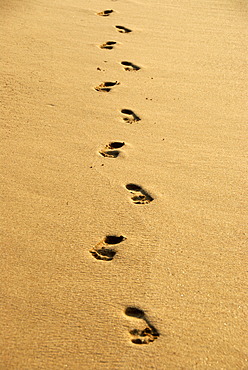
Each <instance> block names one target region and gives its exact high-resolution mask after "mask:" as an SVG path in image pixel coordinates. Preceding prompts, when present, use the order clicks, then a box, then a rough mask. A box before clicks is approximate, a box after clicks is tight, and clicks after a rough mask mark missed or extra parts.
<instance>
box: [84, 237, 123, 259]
mask: <svg viewBox="0 0 248 370" xmlns="http://www.w3.org/2000/svg"><path fill="white" fill-rule="evenodd" d="M124 240H126V238H125V237H124V236H123V235H120V236H117V235H107V236H106V237H105V238H104V239H103V240H101V241H100V242H99V243H98V244H97V245H96V246H95V247H94V248H92V249H91V250H90V253H91V254H92V256H93V257H95V258H96V259H97V260H102V261H112V259H113V258H114V256H115V255H116V253H117V252H116V251H115V250H114V249H112V248H108V245H114V244H119V243H121V242H122V241H124Z"/></svg>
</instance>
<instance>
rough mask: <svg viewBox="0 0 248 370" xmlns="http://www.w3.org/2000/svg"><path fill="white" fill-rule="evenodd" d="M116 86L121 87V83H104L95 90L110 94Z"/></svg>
mask: <svg viewBox="0 0 248 370" xmlns="http://www.w3.org/2000/svg"><path fill="white" fill-rule="evenodd" d="M115 85H120V82H118V81H115V82H103V83H101V84H100V85H98V86H96V87H95V88H94V89H95V90H96V91H103V92H109V91H110V90H111V87H113V86H115Z"/></svg>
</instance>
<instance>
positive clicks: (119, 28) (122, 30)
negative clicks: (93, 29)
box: [115, 26, 132, 33]
mask: <svg viewBox="0 0 248 370" xmlns="http://www.w3.org/2000/svg"><path fill="white" fill-rule="evenodd" d="M115 28H116V29H117V31H119V32H120V33H129V32H132V30H130V29H129V28H126V27H123V26H115Z"/></svg>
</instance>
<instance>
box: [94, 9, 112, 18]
mask: <svg viewBox="0 0 248 370" xmlns="http://www.w3.org/2000/svg"><path fill="white" fill-rule="evenodd" d="M111 13H113V10H112V9H107V10H103V11H102V12H99V13H97V15H101V16H102V17H108V16H109V15H110V14H111Z"/></svg>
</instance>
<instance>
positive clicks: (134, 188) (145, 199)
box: [126, 184, 153, 204]
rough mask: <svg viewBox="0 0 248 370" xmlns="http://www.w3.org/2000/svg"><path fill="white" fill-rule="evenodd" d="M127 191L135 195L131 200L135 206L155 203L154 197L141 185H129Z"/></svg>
mask: <svg viewBox="0 0 248 370" xmlns="http://www.w3.org/2000/svg"><path fill="white" fill-rule="evenodd" d="M126 189H127V190H129V191H130V193H131V194H134V195H133V196H132V197H131V199H132V201H133V202H134V203H135V204H148V203H150V202H152V201H153V197H152V196H151V195H150V194H148V193H147V192H146V191H145V190H144V189H142V187H141V186H139V185H136V184H127V185H126Z"/></svg>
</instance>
